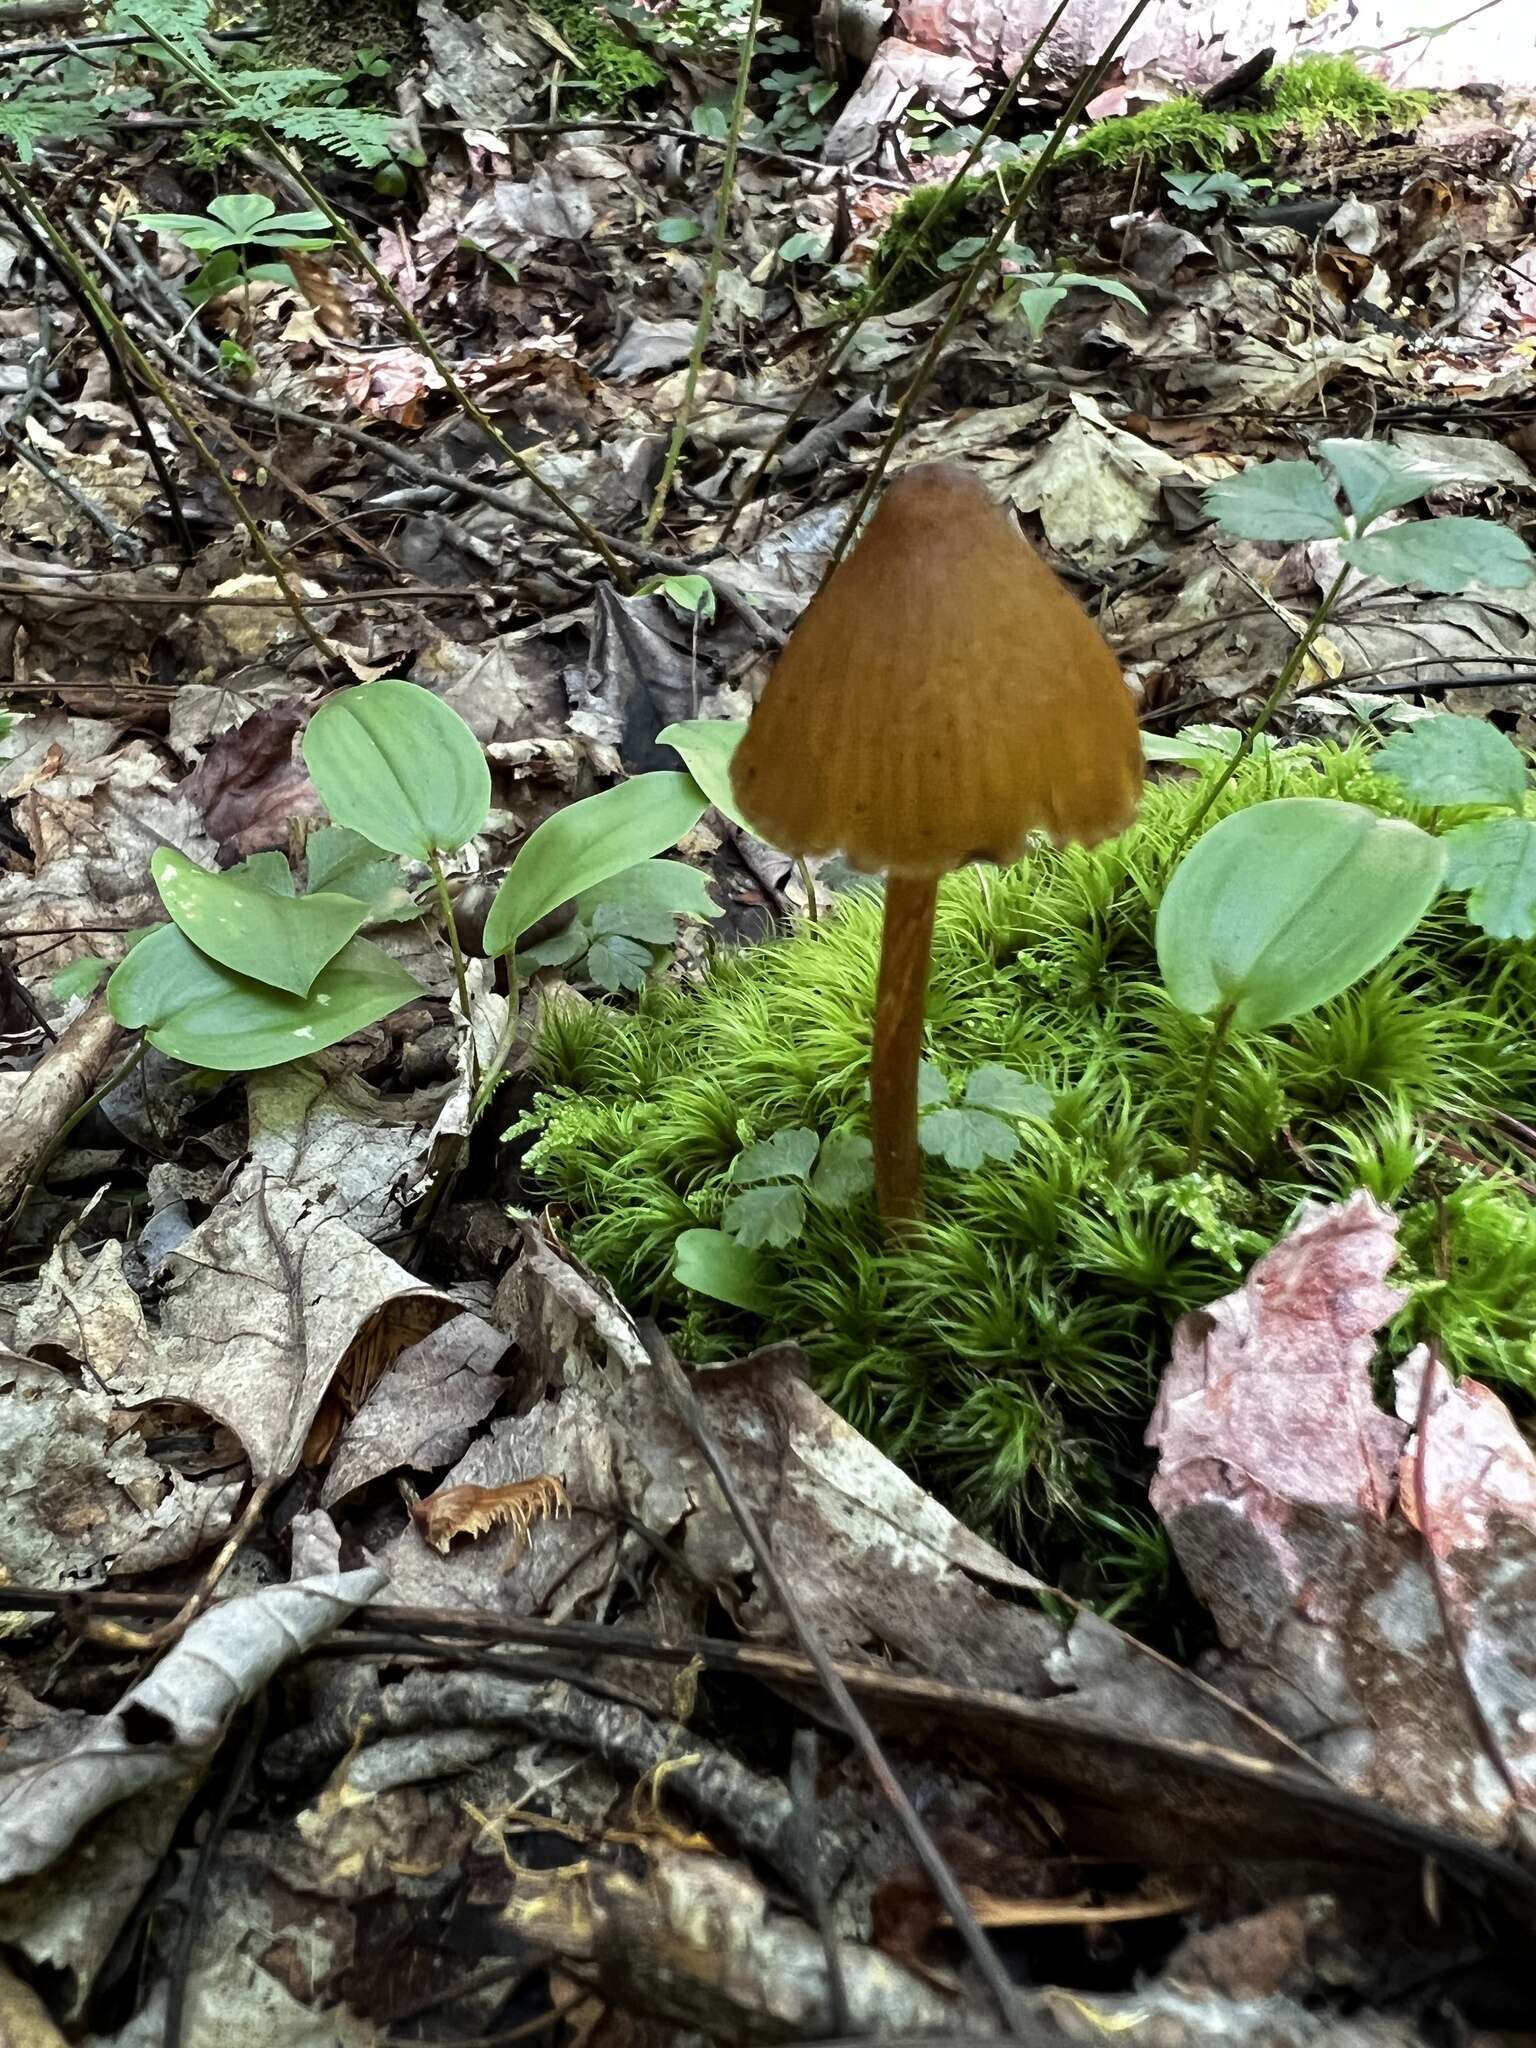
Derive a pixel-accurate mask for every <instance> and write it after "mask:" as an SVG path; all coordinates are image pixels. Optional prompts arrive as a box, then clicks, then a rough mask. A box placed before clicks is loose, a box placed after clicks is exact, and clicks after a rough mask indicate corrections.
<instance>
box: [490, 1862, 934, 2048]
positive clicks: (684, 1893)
mask: <svg viewBox="0 0 1536 2048" xmlns="http://www.w3.org/2000/svg"><path fill="white" fill-rule="evenodd" d="M507 1920H508V1923H509V1925H510V1926H511V1928H512V1930H513V1931H514V1933H516V1934H518V1935H520V1936H521V1937H522V1938H523V1939H524V1940H525V1941H528V1942H529V1943H531V1944H532V1945H533V1946H534V1947H535V1948H539V1949H547V1950H549V1951H551V1952H552V1953H553V1954H555V1955H557V1956H561V1957H564V1958H565V1959H567V1960H568V1961H570V1962H572V1963H574V1964H576V1965H577V1966H578V1967H579V1969H580V1971H581V1974H582V1976H583V1978H591V1979H592V1980H593V1981H595V1982H596V1984H597V1986H598V1987H599V1989H601V1990H602V1992H603V1993H604V1995H605V1996H606V1997H607V1998H609V1999H610V2000H611V2001H612V2002H613V2003H614V2004H615V2005H618V2006H621V2007H622V2009H623V2010H624V2011H626V2012H631V2013H632V2012H634V2011H635V2009H636V2007H637V2006H638V2007H639V2009H640V2010H642V2011H646V2012H653V2013H659V2014H663V2015H666V2016H667V2017H669V2018H671V2019H673V2020H675V2021H677V2022H679V2023H681V2024H682V2025H685V2026H689V2027H700V2028H702V2029H703V2031H704V2032H705V2033H706V2034H708V2035H711V2036H714V2035H723V2036H724V2037H725V2038H727V2039H729V2040H755V2039H771V2040H791V2041H793V2040H815V2039H816V2038H817V2037H818V2036H822V2035H827V2034H831V2033H835V2032H840V2031H852V2032H854V2033H859V2034H863V2033H871V2034H882V2035H894V2036H896V2037H898V2038H899V2037H900V2036H901V2035H903V2034H908V2033H923V2032H948V2031H950V2030H951V2029H952V2028H955V2027H956V2026H958V2027H959V2028H960V2030H962V2031H963V2030H965V2027H966V2012H967V2008H966V2005H965V2004H964V2003H963V2002H962V2001H960V2000H958V1999H956V1998H952V1997H949V1996H946V1995H945V1994H944V1993H942V1992H941V1991H939V1990H938V1989H937V1988H936V1987H935V1986H934V1985H933V1984H931V1983H929V1982H928V1981H927V1980H926V1979H925V1978H923V1977H921V1976H919V1975H918V1974H917V1972H916V1971H915V1970H910V1969H908V1968H907V1967H906V1966H905V1965H904V1964H902V1963H899V1962H896V1961H895V1960H894V1959H892V1958H891V1957H889V1956H886V1955H882V1954H881V1952H880V1951H879V1950H878V1949H875V1948H866V1947H864V1946H863V1945H862V1944H859V1943H855V1942H839V1943H838V1961H839V1963H840V1965H841V1976H842V1981H843V1988H844V1991H845V1994H846V1998H847V2022H846V2026H845V2027H843V2028H839V2026H838V2024H837V2017H836V2016H837V2005H836V2002H835V1999H834V1997H833V1993H832V1989H831V1985H830V1983H829V1970H828V1964H827V1956H826V1951H825V1948H824V1947H823V1945H822V1941H821V1937H820V1935H819V1934H818V1933H817V1932H816V1930H815V1929H814V1928H813V1927H811V1926H809V1925H808V1924H807V1923H806V1922H805V1921H804V1920H803V1919H801V1918H799V1917H798V1916H796V1915H792V1914H788V1913H784V1912H780V1911H778V1910H776V1909H775V1908H773V1907H771V1906H770V1904H769V1900H768V1895H767V1893H766V1891H765V1890H764V1888H763V1886H762V1885H761V1884H760V1883H759V1882H758V1880H757V1879H756V1878H755V1877H753V1876H751V1875H750V1874H749V1873H748V1871H747V1870H746V1869H745V1868H743V1867H741V1866H739V1865H734V1864H730V1863H727V1862H726V1861H725V1860H724V1858H723V1857H719V1856H702V1855H691V1854H689V1853H687V1852H685V1851H682V1850H676V1849H663V1848H659V1847H658V1848H653V1850H652V1853H651V1855H650V1857H649V1858H648V1860H647V1863H646V1867H645V1870H644V1873H643V1874H642V1875H641V1876H640V1877H638V1878H635V1877H630V1876H628V1875H627V1874H626V1873H624V1872H622V1871H619V1870H616V1869H608V1868H605V1867H604V1866H603V1865H602V1864H601V1863H598V1862H597V1861H595V1860H594V1861H593V1862H591V1863H590V1864H588V1865H585V1866H583V1869H582V1871H580V1872H576V1871H572V1870H566V1871H562V1872H544V1871H540V1872H526V1873H524V1874H523V1875H522V1876H520V1878H519V1881H518V1885H517V1889H516V1892H515V1894H514V1896H513V1897H512V1899H511V1901H510V1902H509V1904H508V1907H507ZM971 2023H972V2024H974V2015H972V2022H971Z"/></svg>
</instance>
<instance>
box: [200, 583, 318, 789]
mask: <svg viewBox="0 0 1536 2048" xmlns="http://www.w3.org/2000/svg"><path fill="white" fill-rule="evenodd" d="M207 609H209V610H212V609H213V607H211V606H210V607H207ZM282 616H283V617H285V618H289V619H290V623H291V615H290V614H288V613H287V612H284V613H283V614H282ZM307 687H308V685H307V684H306V683H304V682H302V681H300V680H299V679H298V678H296V677H294V676H290V675H285V674H283V673H282V672H281V671H273V672H267V673H262V672H258V673H257V674H255V675H250V674H245V675H242V676H241V678H240V681H239V685H238V687H237V686H236V685H235V684H234V683H230V682H213V683H180V684H178V686H177V688H176V692H175V695H174V696H173V697H172V698H171V710H170V725H169V728H168V730H167V732H166V740H167V742H168V743H169V745H170V746H171V747H172V749H173V750H174V751H175V753H176V755H177V757H178V759H180V760H181V761H182V762H184V763H185V765H186V766H187V767H188V768H192V767H195V766H196V764H197V762H198V761H199V760H201V758H202V754H203V749H204V748H205V747H206V746H207V744H208V742H209V741H210V740H213V739H217V738H218V736H219V735H220V733H226V732H232V731H233V730H234V729H235V727H236V726H238V725H244V723H245V721H246V720H247V719H248V718H254V717H255V716H256V714H257V712H258V711H270V710H271V709H272V706H273V705H274V704H279V703H281V702H282V700H283V699H284V698H285V697H292V696H294V695H295V694H296V693H298V692H300V691H302V690H304V689H305V688H307Z"/></svg>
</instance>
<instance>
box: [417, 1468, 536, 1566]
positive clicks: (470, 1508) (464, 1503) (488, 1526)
mask: <svg viewBox="0 0 1536 2048" xmlns="http://www.w3.org/2000/svg"><path fill="white" fill-rule="evenodd" d="M562 1510H563V1511H564V1512H565V1513H566V1514H569V1513H570V1511H571V1503H570V1501H569V1499H568V1498H567V1496H566V1491H565V1488H564V1487H563V1486H562V1485H561V1483H560V1481H559V1480H558V1479H556V1478H555V1477H554V1476H553V1474H552V1473H549V1472H541V1473H539V1474H538V1475H537V1477H535V1478H533V1479H515V1480H513V1482H512V1484H511V1485H510V1486H468V1485H466V1486H445V1487H444V1488H443V1489H442V1491H441V1492H440V1493H434V1494H432V1495H431V1496H430V1498H428V1499H427V1500H419V1501H417V1502H416V1503H415V1505H414V1506H413V1507H412V1509H411V1514H412V1515H413V1516H414V1518H415V1521H416V1526H417V1528H418V1529H420V1531H421V1533H422V1536H423V1538H424V1539H425V1541H426V1542H428V1543H430V1544H431V1546H432V1548H433V1549H434V1550H440V1551H443V1552H446V1551H447V1549H448V1546H449V1544H450V1543H452V1541H453V1539H454V1537H455V1536H484V1535H486V1534H487V1533H488V1531H490V1530H492V1529H500V1528H504V1527H511V1528H513V1529H515V1530H516V1531H517V1533H518V1535H519V1536H520V1537H521V1538H522V1543H519V1545H518V1549H519V1551H521V1549H522V1547H523V1544H524V1543H526V1542H527V1540H528V1532H529V1531H530V1529H531V1528H532V1527H533V1525H534V1523H535V1522H541V1521H543V1520H544V1518H545V1516H546V1515H558V1514H560V1513H561V1511H562Z"/></svg>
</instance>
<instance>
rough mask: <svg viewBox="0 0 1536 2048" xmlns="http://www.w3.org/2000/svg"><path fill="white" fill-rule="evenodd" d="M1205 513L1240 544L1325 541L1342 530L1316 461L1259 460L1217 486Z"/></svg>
mask: <svg viewBox="0 0 1536 2048" xmlns="http://www.w3.org/2000/svg"><path fill="white" fill-rule="evenodd" d="M1205 510H1206V514H1207V516H1208V517H1209V518H1211V519H1215V520H1219V521H1220V523H1221V524H1222V525H1223V526H1224V527H1225V528H1226V530H1227V532H1228V533H1235V534H1236V535H1237V537H1238V539H1239V540H1283V541H1292V540H1326V539H1329V538H1334V537H1337V536H1338V535H1340V534H1342V533H1343V531H1344V521H1343V520H1342V519H1341V518H1340V517H1339V508H1338V506H1337V505H1336V504H1335V502H1334V496H1333V489H1332V486H1331V485H1330V484H1329V482H1328V479H1327V478H1326V477H1325V476H1324V475H1323V472H1322V471H1321V470H1320V469H1319V468H1318V466H1317V464H1316V463H1315V462H1256V463H1255V464H1254V465H1253V467H1252V468H1251V469H1245V470H1244V471H1243V472H1242V474H1241V475H1240V476H1234V477H1229V478H1228V479H1227V481H1226V482H1225V483H1224V484H1213V485H1212V486H1211V488H1210V489H1209V490H1208V491H1207V492H1206V494H1205Z"/></svg>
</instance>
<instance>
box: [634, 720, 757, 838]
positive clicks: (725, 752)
mask: <svg viewBox="0 0 1536 2048" xmlns="http://www.w3.org/2000/svg"><path fill="white" fill-rule="evenodd" d="M746 736H747V728H746V726H745V725H744V724H743V723H742V721H741V720H740V719H736V718H680V719H678V721H677V723H676V724H675V725H668V726H663V728H662V729H661V731H660V732H659V733H657V735H656V742H657V745H658V746H663V747H676V749H677V751H678V752H679V753H680V754H681V755H682V757H683V766H684V767H685V768H686V769H687V770H688V773H689V774H690V775H691V776H692V777H693V779H694V781H695V782H696V783H697V784H698V785H699V787H700V789H702V790H703V792H704V794H705V795H706V796H707V797H708V798H709V800H710V802H711V803H712V804H713V805H714V807H715V809H716V810H717V811H721V812H723V813H724V815H725V816H726V817H727V818H729V819H730V821H731V823H732V824H733V825H740V827H741V828H742V830H743V831H744V832H750V831H751V829H752V827H751V826H750V825H749V824H748V823H747V821H746V819H745V818H744V817H743V816H742V815H741V812H740V811H739V810H738V809H737V808H736V799H735V797H734V795H733V794H732V792H731V757H732V755H733V754H734V753H735V752H736V749H737V748H738V747H739V746H740V745H741V743H742V741H743V740H744V739H745V738H746Z"/></svg>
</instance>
